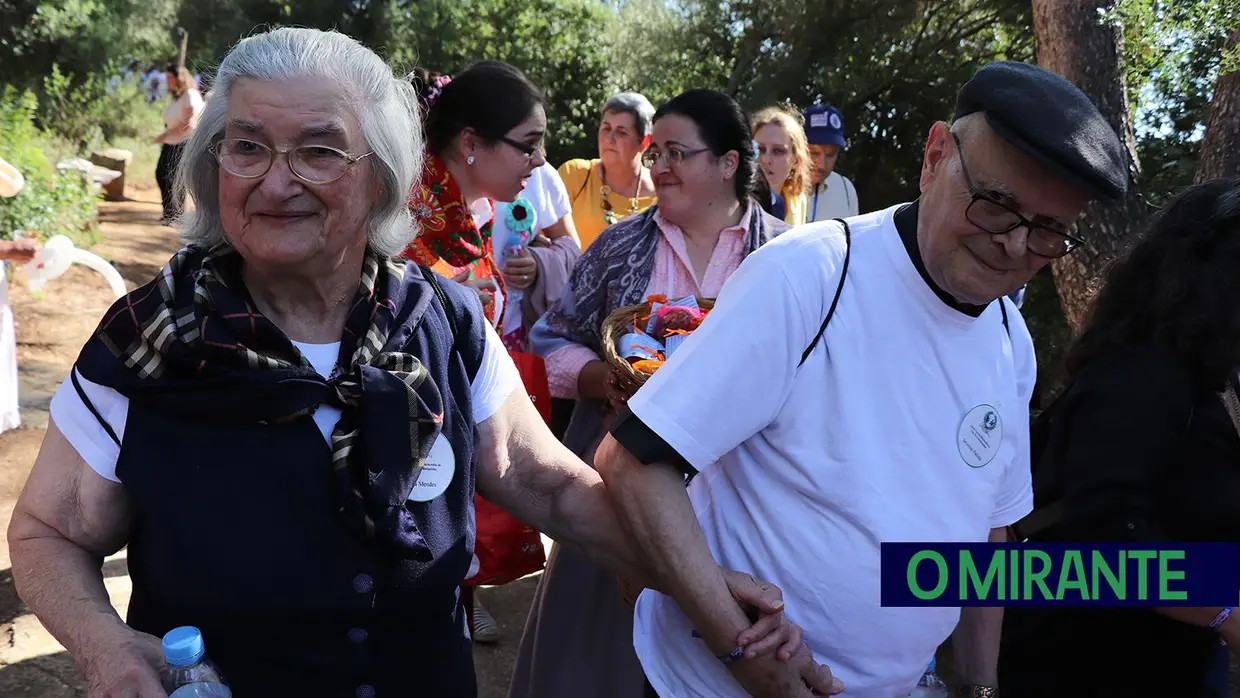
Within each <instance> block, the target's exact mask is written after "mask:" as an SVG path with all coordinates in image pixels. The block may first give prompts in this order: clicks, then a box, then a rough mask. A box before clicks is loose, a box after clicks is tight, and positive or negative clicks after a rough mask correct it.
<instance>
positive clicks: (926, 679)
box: [909, 659, 949, 698]
mask: <svg viewBox="0 0 1240 698" xmlns="http://www.w3.org/2000/svg"><path fill="white" fill-rule="evenodd" d="M934 668H935V662H934V659H931V660H930V666H928V667H926V673H925V674H922V677H921V680H920V681H918V682H917V688H915V689H913V692H912V693H910V694H909V698H948V695H949V694H948V693H947V684H945V683H943V680H942V679H940V678H939V675H938V674H936V673H934Z"/></svg>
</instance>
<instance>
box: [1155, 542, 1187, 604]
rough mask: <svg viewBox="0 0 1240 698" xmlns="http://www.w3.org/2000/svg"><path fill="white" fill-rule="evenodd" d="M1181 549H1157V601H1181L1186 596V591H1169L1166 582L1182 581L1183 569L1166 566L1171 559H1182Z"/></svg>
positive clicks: (1182, 552)
mask: <svg viewBox="0 0 1240 698" xmlns="http://www.w3.org/2000/svg"><path fill="white" fill-rule="evenodd" d="M1184 555H1185V553H1184V551H1183V550H1159V551H1158V600H1159V601H1183V600H1185V599H1187V598H1188V592H1186V591H1171V590H1170V589H1168V588H1167V582H1170V581H1182V580H1183V579H1184V570H1172V569H1168V568H1167V563H1168V562H1170V561H1171V560H1183V559H1184Z"/></svg>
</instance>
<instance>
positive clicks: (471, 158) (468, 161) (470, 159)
mask: <svg viewBox="0 0 1240 698" xmlns="http://www.w3.org/2000/svg"><path fill="white" fill-rule="evenodd" d="M465 164H466V165H472V164H474V156H473V155H470V156H469V157H467V158H465Z"/></svg>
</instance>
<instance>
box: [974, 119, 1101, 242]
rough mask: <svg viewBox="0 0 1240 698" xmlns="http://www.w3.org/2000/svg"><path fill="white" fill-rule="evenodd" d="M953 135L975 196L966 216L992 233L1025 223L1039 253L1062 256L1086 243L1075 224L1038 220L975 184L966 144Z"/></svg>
mask: <svg viewBox="0 0 1240 698" xmlns="http://www.w3.org/2000/svg"><path fill="white" fill-rule="evenodd" d="M951 136H952V140H953V141H955V143H956V152H958V153H960V172H961V173H962V174H964V183H965V185H966V186H968V188H969V194H971V195H972V196H973V199H972V200H971V201H969V206H968V208H966V209H965V211H964V217H965V218H967V219H968V220H969V222H970V223H972V224H973V225H975V226H977V227H979V228H981V229H982V230H984V231H986V232H988V233H990V234H991V235H1003V234H1005V233H1010V232H1012V231H1013V230H1015V229H1017V228H1020V227H1024V228H1025V229H1026V230H1027V231H1028V236H1027V238H1026V240H1025V245H1026V247H1027V248H1028V249H1029V251H1030V252H1032V253H1034V254H1036V255H1038V256H1039V257H1048V258H1050V259H1056V258H1059V257H1063V256H1064V255H1066V254H1068V253H1070V252H1072V251H1073V250H1075V249H1076V248H1077V247H1078V246H1079V245H1082V244H1084V242H1085V241H1084V240H1082V239H1081V238H1080V237H1078V236H1077V235H1075V232H1076V226H1071V227H1064V228H1060V227H1051V226H1048V225H1047V224H1045V223H1035V222H1033V221H1031V220H1029V219H1028V218H1025V217H1024V216H1023V215H1021V214H1020V213H1018V212H1017V211H1014V210H1012V209H1011V207H1009V206H1008V205H1007V204H1005V203H1003V202H1001V201H999V200H997V199H996V198H995V197H994V196H993V195H992V194H988V193H987V192H984V191H981V190H979V189H978V188H977V187H976V186H975V185H974V184H973V178H972V177H970V176H969V169H968V167H966V166H965V164H964V148H963V147H962V146H961V145H960V138H959V137H957V136H956V134H954V133H953V134H951ZM1056 225H1057V224H1056Z"/></svg>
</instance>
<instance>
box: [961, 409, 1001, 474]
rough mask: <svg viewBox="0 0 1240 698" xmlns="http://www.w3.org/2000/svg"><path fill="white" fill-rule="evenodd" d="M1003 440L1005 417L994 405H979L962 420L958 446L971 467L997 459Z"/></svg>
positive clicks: (978, 466) (966, 462)
mask: <svg viewBox="0 0 1240 698" xmlns="http://www.w3.org/2000/svg"><path fill="white" fill-rule="evenodd" d="M1002 442H1003V419H1002V418H1001V417H1000V416H999V409H998V408H997V407H994V406H993V405H985V404H983V405H978V406H977V407H974V408H973V409H971V410H969V412H968V414H966V415H965V416H964V419H962V420H960V429H959V430H957V432H956V447H957V448H958V449H960V457H961V458H962V459H963V460H964V462H965V464H966V465H968V466H969V467H970V468H981V467H983V466H985V465H986V464H987V463H989V462H990V461H992V460H994V459H995V454H996V453H998V452H999V444H1001V443H1002Z"/></svg>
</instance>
